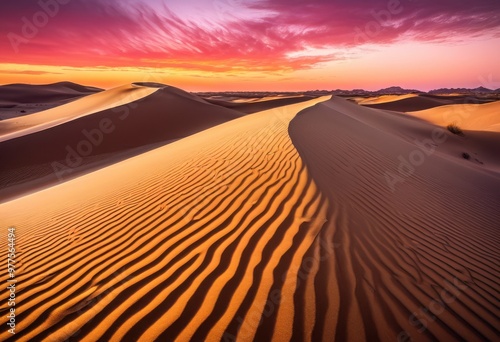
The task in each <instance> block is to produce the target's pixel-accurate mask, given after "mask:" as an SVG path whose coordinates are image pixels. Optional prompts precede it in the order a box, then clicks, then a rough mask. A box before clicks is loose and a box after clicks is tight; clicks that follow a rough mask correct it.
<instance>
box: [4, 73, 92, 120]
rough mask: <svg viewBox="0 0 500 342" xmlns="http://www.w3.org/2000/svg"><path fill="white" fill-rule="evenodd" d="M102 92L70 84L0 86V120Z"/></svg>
mask: <svg viewBox="0 0 500 342" xmlns="http://www.w3.org/2000/svg"><path fill="white" fill-rule="evenodd" d="M100 91H102V89H99V88H94V87H86V86H82V85H79V84H75V83H71V82H59V83H54V84H45V85H30V84H8V85H3V86H0V120H6V119H10V118H15V117H20V116H24V115H27V114H33V113H36V112H40V111H43V110H46V109H49V108H53V107H57V106H60V105H63V104H65V103H68V102H71V101H74V100H76V99H78V98H81V97H84V96H87V95H91V94H94V93H97V92H100Z"/></svg>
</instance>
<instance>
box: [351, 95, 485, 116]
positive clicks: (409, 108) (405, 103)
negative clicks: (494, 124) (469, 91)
mask: <svg viewBox="0 0 500 342" xmlns="http://www.w3.org/2000/svg"><path fill="white" fill-rule="evenodd" d="M472 101H474V103H488V102H491V101H493V99H488V98H476V97H467V96H465V95H457V96H451V95H450V96H437V95H418V96H411V95H409V96H408V95H401V96H380V97H376V98H370V99H369V100H368V101H361V102H360V104H362V105H365V106H367V107H370V108H376V109H386V110H393V111H398V112H413V111H419V110H425V109H430V108H434V107H439V106H445V105H450V104H463V103H471V102H472Z"/></svg>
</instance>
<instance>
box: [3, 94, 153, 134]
mask: <svg viewBox="0 0 500 342" xmlns="http://www.w3.org/2000/svg"><path fill="white" fill-rule="evenodd" d="M157 90H158V88H154V87H144V86H136V85H133V84H130V85H125V86H121V87H117V88H114V89H111V90H107V91H103V92H100V93H97V94H93V95H89V96H86V97H85V98H82V99H79V100H76V101H73V102H70V103H68V104H65V105H62V106H58V107H56V108H52V109H49V110H46V111H42V112H39V113H35V114H31V115H26V116H23V117H19V118H13V119H9V120H3V121H1V122H0V142H1V141H5V140H8V139H13V138H17V137H20V136H23V135H27V134H32V133H35V132H39V131H41V130H45V129H47V128H50V127H53V126H56V125H60V124H62V123H65V122H68V121H71V120H75V119H77V118H79V117H82V116H85V115H89V114H93V113H97V112H100V111H103V110H106V109H110V108H115V107H118V106H122V105H125V104H127V103H130V102H133V101H136V100H138V99H140V98H143V97H145V96H147V95H150V94H152V93H154V92H155V91H157ZM25 96H28V95H25Z"/></svg>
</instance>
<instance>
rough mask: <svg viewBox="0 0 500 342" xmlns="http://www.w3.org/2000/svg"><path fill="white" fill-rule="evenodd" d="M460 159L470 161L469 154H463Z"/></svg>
mask: <svg viewBox="0 0 500 342" xmlns="http://www.w3.org/2000/svg"><path fill="white" fill-rule="evenodd" d="M462 157H463V158H464V159H467V160H469V159H470V154H468V153H467V152H464V153H462Z"/></svg>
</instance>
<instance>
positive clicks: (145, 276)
mask: <svg viewBox="0 0 500 342" xmlns="http://www.w3.org/2000/svg"><path fill="white" fill-rule="evenodd" d="M141 86H142V87H146V86H147V87H153V88H155V89H156V90H155V91H154V92H152V93H151V94H150V95H148V96H145V97H143V98H142V99H140V100H137V101H135V102H133V103H134V104H137V106H130V104H129V105H126V106H121V107H117V108H118V109H115V110H113V109H108V110H104V111H101V112H97V113H93V114H89V115H85V116H82V117H79V118H77V119H72V120H70V121H67V122H65V123H62V124H59V125H56V126H53V127H50V128H48V129H44V130H42V131H39V132H37V133H34V134H30V135H26V136H22V137H19V138H16V139H11V140H8V141H4V142H2V143H0V153H2V154H3V155H6V156H9V159H8V163H7V164H6V165H12V164H14V163H16V162H18V163H19V164H18V165H19V166H20V167H18V168H17V170H16V172H12V173H10V174H8V173H3V178H0V179H7V180H12V179H15V175H17V174H19V172H20V170H21V166H23V167H26V168H27V169H28V170H30V171H29V174H37V173H38V172H41V171H38V170H41V169H39V167H38V165H50V161H51V159H53V160H61V158H62V160H64V158H65V155H64V153H65V151H64V150H63V151H62V152H61V151H60V150H59V149H60V147H61V146H63V145H64V144H66V143H68V141H70V143H69V144H70V146H73V144H78V142H79V141H80V140H79V139H81V137H79V136H78V135H79V134H81V132H82V130H84V129H92V128H93V127H99V122H100V121H99V120H102V119H106V118H109V119H112V122H114V123H116V129H115V130H114V131H113V132H112V134H109V135H106V137H105V139H104V140H103V141H102V142H101V143H100V144H98V146H96V147H95V150H96V151H97V152H96V153H95V154H93V155H92V157H93V158H96V159H99V158H102V159H101V162H96V161H95V160H93V161H86V162H88V163H89V165H90V164H92V163H96V164H93V165H97V166H98V167H96V168H95V169H93V172H88V171H89V170H88V169H86V170H85V169H84V170H83V171H82V173H80V174H79V175H80V177H77V178H74V179H71V180H69V181H67V182H64V183H61V184H53V183H52V184H51V185H52V186H50V187H49V186H47V188H45V189H43V190H41V191H37V192H35V191H32V192H31V193H29V194H25V195H24V196H22V197H19V198H17V199H14V200H10V201H7V202H4V203H1V204H0V225H2V226H4V227H9V226H15V227H16V234H17V248H18V269H17V278H18V285H17V291H18V292H17V300H18V302H19V303H20V304H19V309H20V310H19V314H18V324H17V329H18V334H16V338H15V340H16V341H190V340H192V341H220V340H224V341H271V340H272V341H333V340H338V341H347V340H348V341H358V340H359V341H362V340H369V341H376V340H383V341H391V340H393V341H398V340H399V341H407V340H409V338H411V340H415V341H432V340H442V341H451V340H468V341H476V340H496V339H497V337H498V334H499V331H498V315H499V309H498V304H497V303H498V300H499V298H500V293H499V285H500V266H499V265H500V252H499V251H500V249H499V248H498V246H499V243H500V237H499V231H498V228H499V223H498V222H500V212H499V211H498V208H499V207H500V195H499V194H500V156H499V155H498V153H497V152H496V150H497V149H496V147H497V146H499V145H500V134H499V133H498V132H493V131H480V129H478V130H476V131H466V137H465V138H464V137H460V136H457V135H454V134H451V133H450V132H448V131H447V130H446V129H444V128H442V127H438V126H435V125H433V124H431V123H429V122H426V121H424V120H422V119H420V118H417V117H414V116H411V115H408V114H404V113H396V112H392V111H388V110H379V109H372V108H367V107H364V106H360V105H358V104H355V103H352V102H350V101H348V100H343V99H341V98H333V99H331V98H330V97H322V98H318V99H314V100H309V101H305V102H301V103H295V104H289V105H287V106H282V107H277V108H274V109H270V110H266V111H262V112H259V113H255V114H252V115H242V114H241V113H239V112H236V111H234V110H231V109H227V108H223V107H220V106H216V105H212V104H208V103H207V102H206V101H204V100H202V99H200V98H198V97H196V96H194V95H191V94H189V93H186V92H183V91H182V90H179V89H176V88H172V87H161V85H155V84H142V85H141ZM410 100H411V99H410ZM268 102H273V101H268ZM275 104H276V103H275ZM492 105H493V104H492ZM484 106H488V105H484ZM124 108H127V109H128V110H129V115H127V119H126V120H120V117H119V116H113V115H123V114H124V113H125V112H124ZM441 108H443V107H441ZM481 108H483V107H481ZM96 120H97V121H96ZM481 123H482V125H484V126H481V127H478V128H482V129H484V128H485V127H489V126H490V124H491V122H490V121H488V120H486V121H481ZM96 125H97V126H96ZM478 126H479V123H478ZM121 127H123V131H121V129H122V128H121ZM30 139H31V140H30ZM67 139H69V140H67ZM71 139H73V140H71ZM170 139H172V140H176V141H175V142H171V143H170V144H166V143H167V142H169V140H170ZM41 142H44V144H43V145H42V144H41ZM15 144H19V145H15ZM23 144H24V145H23ZM37 144H41V145H42V146H43V149H44V150H43V153H40V151H38V152H32V154H31V155H30V154H29V153H31V152H29V148H33V146H35V145H37ZM155 144H156V145H155ZM159 145H161V146H159ZM21 146H24V147H22V149H20V148H21ZM153 147H156V148H154V149H153ZM2 148H3V149H4V150H1V149H2ZM21 150H22V151H24V152H23V153H26V154H27V155H26V156H25V157H18V158H20V159H19V160H16V159H15V158H16V157H15V156H16V153H15V152H14V151H21ZM463 152H470V154H471V156H472V158H470V159H468V160H466V159H464V158H463V156H462V153H463ZM119 153H125V154H126V155H127V158H128V159H126V160H122V159H123V158H122V159H120V158H118V157H117V156H118V155H119ZM45 154H47V155H49V156H50V158H49V159H43V158H45V157H40V156H39V155H45ZM23 158H24V159H23ZM37 158H42V159H37ZM62 160H61V161H62ZM23 163H24V164H23ZM42 173H43V172H42ZM26 187H27V188H28V189H31V190H32V189H33V188H32V187H33V183H31V182H28V183H26ZM1 234H4V235H5V233H1ZM4 238H5V236H4ZM4 240H5V239H4ZM6 276H7V275H5V274H2V275H1V277H0V281H4V282H5V280H6ZM6 298H7V293H6V292H0V301H1V302H2V303H6ZM21 309H22V310H21ZM6 310H7V308H6V306H5V305H3V306H1V307H0V324H2V325H5V323H6V321H7V316H6V312H7V311H6ZM9 338H10V339H9ZM0 340H6V341H10V340H14V338H12V337H11V336H9V334H8V333H7V331H6V330H2V331H0Z"/></svg>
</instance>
